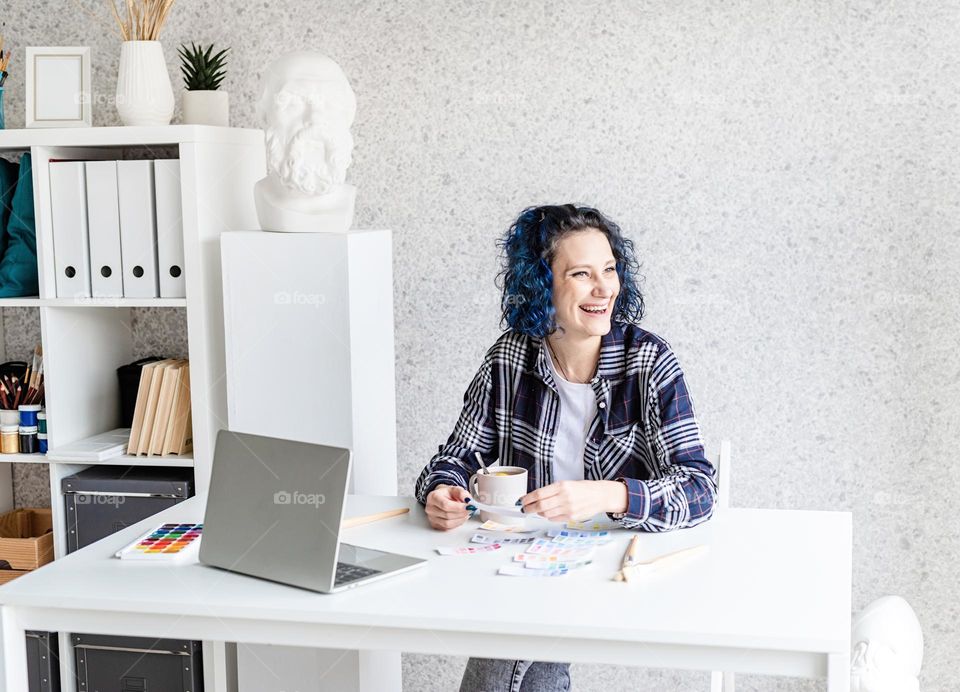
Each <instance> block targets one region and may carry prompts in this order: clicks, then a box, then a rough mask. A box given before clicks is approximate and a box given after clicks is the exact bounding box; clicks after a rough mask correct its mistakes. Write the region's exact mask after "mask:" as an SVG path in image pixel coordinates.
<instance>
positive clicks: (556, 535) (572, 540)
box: [547, 529, 613, 545]
mask: <svg viewBox="0 0 960 692" xmlns="http://www.w3.org/2000/svg"><path fill="white" fill-rule="evenodd" d="M547 536H549V537H550V542H551V543H558V544H563V545H604V544H605V543H609V542H610V541H612V540H613V535H612V534H611V533H610V532H609V531H569V530H567V529H562V530H559V531H557V530H552V531H547Z"/></svg>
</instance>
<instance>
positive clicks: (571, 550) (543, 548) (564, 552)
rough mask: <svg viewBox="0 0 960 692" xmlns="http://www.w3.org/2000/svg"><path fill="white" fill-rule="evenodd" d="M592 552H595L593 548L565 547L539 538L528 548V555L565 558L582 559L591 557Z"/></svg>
mask: <svg viewBox="0 0 960 692" xmlns="http://www.w3.org/2000/svg"><path fill="white" fill-rule="evenodd" d="M591 552H593V548H592V547H591V546H579V545H578V546H570V545H564V544H562V543H554V542H553V541H549V540H547V539H545V538H538V539H537V540H535V541H534V542H533V543H532V544H531V545H530V547H529V548H527V554H537V555H559V556H560V557H565V558H580V557H584V556H586V555H589V554H590V553H591Z"/></svg>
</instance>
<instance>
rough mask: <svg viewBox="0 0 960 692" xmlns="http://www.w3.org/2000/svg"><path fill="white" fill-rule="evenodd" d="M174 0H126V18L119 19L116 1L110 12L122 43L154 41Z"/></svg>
mask: <svg viewBox="0 0 960 692" xmlns="http://www.w3.org/2000/svg"><path fill="white" fill-rule="evenodd" d="M174 1H175V0H126V10H127V12H126V17H121V16H120V12H119V10H118V9H117V3H116V0H110V10H111V11H112V12H113V18H114V20H116V22H117V26H118V27H120V35H121V36H122V37H123V40H124V41H156V40H158V39H159V38H160V30H161V29H162V28H163V23H164V22H165V21H167V15H168V14H169V13H170V8H171V7H173V3H174Z"/></svg>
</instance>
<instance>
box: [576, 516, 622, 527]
mask: <svg viewBox="0 0 960 692" xmlns="http://www.w3.org/2000/svg"><path fill="white" fill-rule="evenodd" d="M565 526H566V527H567V528H568V529H573V530H575V531H609V530H611V529H619V528H620V524H619V523H618V522H616V521H612V520H610V519H607V518H606V515H604V514H598V515H597V516H595V517H593V518H591V519H586V520H584V521H568V522H567V523H566V525H565Z"/></svg>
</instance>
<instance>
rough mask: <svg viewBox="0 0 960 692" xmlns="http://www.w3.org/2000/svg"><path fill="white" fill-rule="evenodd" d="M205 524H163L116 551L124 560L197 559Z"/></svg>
mask: <svg viewBox="0 0 960 692" xmlns="http://www.w3.org/2000/svg"><path fill="white" fill-rule="evenodd" d="M202 535H203V524H162V525H161V526H158V527H157V528H155V529H153V530H152V531H149V532H147V533H145V534H143V535H142V536H140V538H138V539H137V540H135V541H134V542H133V543H131V544H130V545H128V546H127V547H125V548H124V549H123V550H120V551H118V552H117V553H116V556H117V557H119V558H120V559H124V560H163V561H167V562H180V561H189V560H190V559H191V558H193V559H196V556H197V554H198V552H199V550H200V538H201V537H202Z"/></svg>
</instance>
